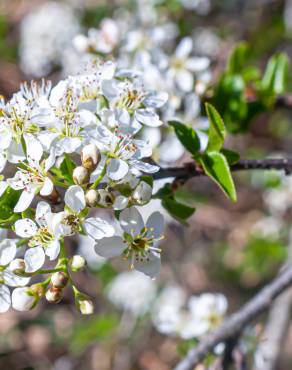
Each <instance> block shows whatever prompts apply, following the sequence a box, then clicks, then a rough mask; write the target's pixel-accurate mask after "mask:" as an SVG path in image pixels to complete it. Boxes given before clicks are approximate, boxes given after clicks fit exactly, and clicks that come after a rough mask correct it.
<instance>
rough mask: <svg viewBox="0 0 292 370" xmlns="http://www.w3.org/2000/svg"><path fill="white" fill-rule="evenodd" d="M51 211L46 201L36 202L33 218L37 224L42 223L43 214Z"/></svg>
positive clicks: (43, 219) (43, 220)
mask: <svg viewBox="0 0 292 370" xmlns="http://www.w3.org/2000/svg"><path fill="white" fill-rule="evenodd" d="M50 212H51V206H50V205H49V204H48V203H47V202H38V204H37V207H36V211H35V219H36V221H37V223H38V224H40V225H44V224H45V223H46V222H45V221H46V219H45V216H46V215H47V214H48V213H50Z"/></svg>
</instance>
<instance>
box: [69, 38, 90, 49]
mask: <svg viewBox="0 0 292 370" xmlns="http://www.w3.org/2000/svg"><path fill="white" fill-rule="evenodd" d="M73 46H74V47H75V49H76V50H77V51H78V52H79V53H85V52H86V51H87V50H88V47H89V43H88V39H87V37H86V36H84V35H77V36H75V37H74V39H73Z"/></svg>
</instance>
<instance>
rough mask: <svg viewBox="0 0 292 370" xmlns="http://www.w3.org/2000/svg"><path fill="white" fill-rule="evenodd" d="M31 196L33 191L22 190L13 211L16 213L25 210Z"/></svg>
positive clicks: (32, 196)
mask: <svg viewBox="0 0 292 370" xmlns="http://www.w3.org/2000/svg"><path fill="white" fill-rule="evenodd" d="M33 198H34V193H33V192H32V191H26V190H23V192H22V193H21V196H20V198H19V199H18V202H17V204H16V206H15V207H14V212H15V213H18V212H23V211H25V210H26V209H27V208H28V207H29V206H30V204H31V202H32V200H33Z"/></svg>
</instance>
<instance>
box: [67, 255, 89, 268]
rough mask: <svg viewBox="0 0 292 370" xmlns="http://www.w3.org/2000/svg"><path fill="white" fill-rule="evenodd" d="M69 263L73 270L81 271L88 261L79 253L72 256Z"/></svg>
mask: <svg viewBox="0 0 292 370" xmlns="http://www.w3.org/2000/svg"><path fill="white" fill-rule="evenodd" d="M69 265H70V267H71V270H72V271H74V272H77V271H80V270H82V269H83V268H84V266H85V265H86V261H85V259H84V258H83V257H82V256H79V255H78V254H75V255H74V256H73V257H72V258H71V260H70V262H69Z"/></svg>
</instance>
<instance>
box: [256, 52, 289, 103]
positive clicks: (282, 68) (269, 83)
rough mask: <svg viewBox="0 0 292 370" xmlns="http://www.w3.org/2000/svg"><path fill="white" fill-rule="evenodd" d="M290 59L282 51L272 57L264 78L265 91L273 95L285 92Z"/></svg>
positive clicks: (263, 87)
mask: <svg viewBox="0 0 292 370" xmlns="http://www.w3.org/2000/svg"><path fill="white" fill-rule="evenodd" d="M288 68H289V59H288V57H287V55H285V54H283V53H280V54H277V55H274V56H272V57H271V58H270V60H269V62H268V65H267V68H266V71H265V74H264V77H263V80H262V89H263V91H264V92H265V93H266V94H268V95H270V96H272V95H278V94H282V93H283V92H285V89H286V83H287V77H288Z"/></svg>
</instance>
